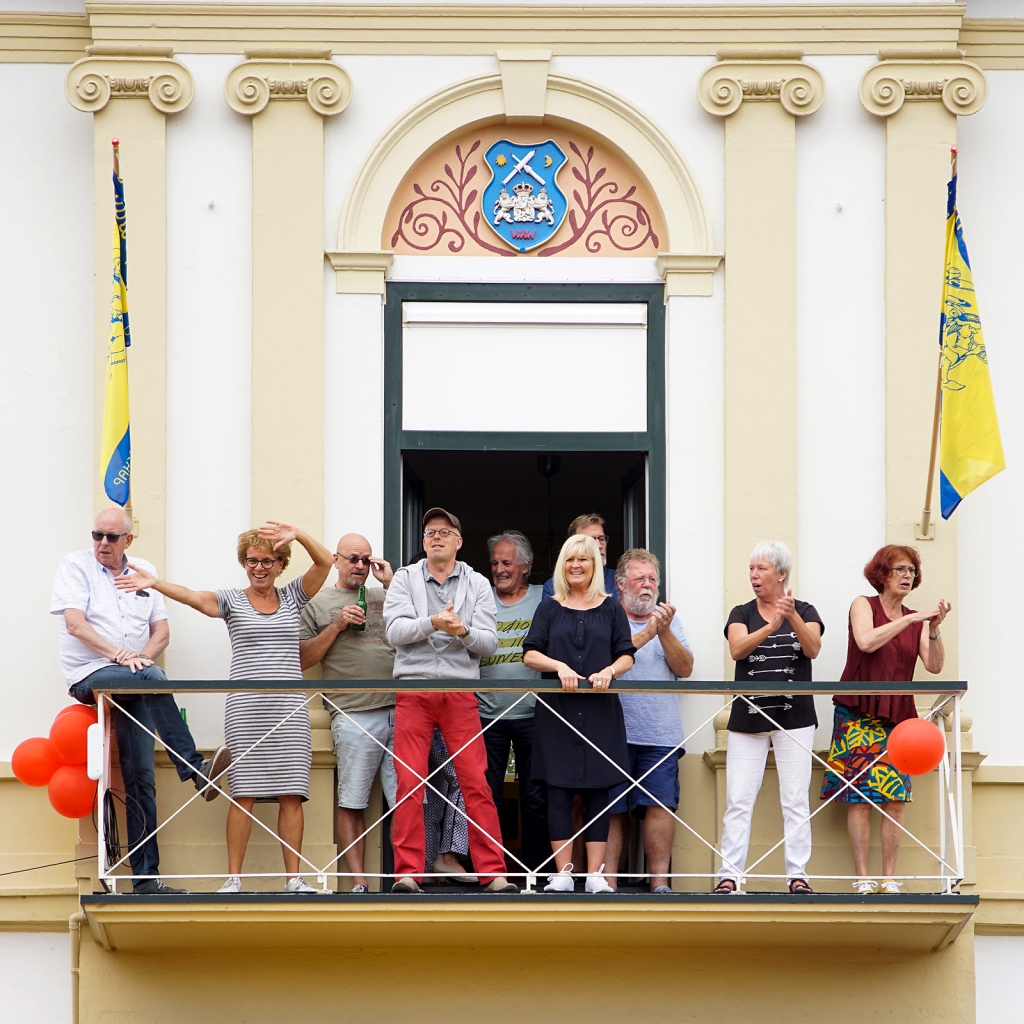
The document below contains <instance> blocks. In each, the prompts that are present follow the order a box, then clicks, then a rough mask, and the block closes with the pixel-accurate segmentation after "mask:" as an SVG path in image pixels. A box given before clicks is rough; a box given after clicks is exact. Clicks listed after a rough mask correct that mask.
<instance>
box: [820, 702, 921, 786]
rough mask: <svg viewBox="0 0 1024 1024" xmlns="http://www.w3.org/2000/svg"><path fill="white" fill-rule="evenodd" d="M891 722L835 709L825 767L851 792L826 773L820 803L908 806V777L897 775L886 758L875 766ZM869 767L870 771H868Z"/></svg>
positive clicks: (838, 705)
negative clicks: (894, 802)
mask: <svg viewBox="0 0 1024 1024" xmlns="http://www.w3.org/2000/svg"><path fill="white" fill-rule="evenodd" d="M894 728H895V726H894V725H893V724H892V722H888V721H885V720H884V719H881V718H874V717H873V716H871V715H862V714H858V713H857V712H856V711H855V710H854V709H853V708H848V707H846V706H845V705H843V704H836V705H835V717H834V719H833V726H832V745H831V747H830V748H829V752H828V763H829V767H830V768H832V769H834V771H835V772H838V773H839V776H841V777H842V778H843V779H845V780H846V781H847V782H849V783H850V784H851V785H852V786H853V787H854V788H853V789H848V788H847V787H846V786H844V785H843V784H842V782H841V781H840V778H839V777H838V776H836V775H835V774H834V772H831V771H826V772H825V778H824V780H823V781H822V784H821V799H822V800H828V799H829V797H833V796H834V797H835V799H836V800H837V801H839V802H841V803H876V804H880V803H882V802H883V801H885V800H898V801H901V802H904V803H909V802H910V801H911V800H912V799H913V797H912V796H911V794H910V776H909V775H901V774H900V773H899V772H898V771H896V769H895V768H893V766H892V765H891V764H890V763H889V759H888V757H883V758H882V759H881V760H880V761H877V763H872V762H876V759H877V758H878V755H879V754H883V753H884V751H885V747H886V744H887V743H888V742H889V733H891V732H892V730H893V729H894ZM869 765H870V767H869Z"/></svg>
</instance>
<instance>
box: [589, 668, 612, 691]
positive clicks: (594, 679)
mask: <svg viewBox="0 0 1024 1024" xmlns="http://www.w3.org/2000/svg"><path fill="white" fill-rule="evenodd" d="M612 675H613V674H612V669H611V666H610V665H609V666H608V668H603V669H601V671H600V672H595V673H594V674H593V675H592V676H591V677H590V684H591V685H592V686H593V687H594V689H595V690H607V689H608V687H609V686H611V685H612Z"/></svg>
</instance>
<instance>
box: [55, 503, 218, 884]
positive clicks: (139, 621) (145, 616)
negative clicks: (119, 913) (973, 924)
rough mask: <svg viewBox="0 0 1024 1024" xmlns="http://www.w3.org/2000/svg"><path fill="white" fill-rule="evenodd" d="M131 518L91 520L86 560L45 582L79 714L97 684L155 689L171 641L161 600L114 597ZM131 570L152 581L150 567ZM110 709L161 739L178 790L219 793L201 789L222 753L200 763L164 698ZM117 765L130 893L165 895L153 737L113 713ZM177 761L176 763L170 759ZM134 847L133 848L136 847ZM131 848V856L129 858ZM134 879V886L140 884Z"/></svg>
mask: <svg viewBox="0 0 1024 1024" xmlns="http://www.w3.org/2000/svg"><path fill="white" fill-rule="evenodd" d="M131 528H132V521H131V516H129V515H128V513H127V512H125V510H124V509H121V508H109V509H106V510H104V511H103V512H101V513H100V514H99V515H98V516H97V517H96V526H95V529H94V530H93V532H92V538H93V544H92V550H91V551H89V550H88V549H87V550H85V551H75V552H72V553H71V554H70V555H65V557H64V558H63V559H61V563H60V565H59V566H58V567H57V573H56V575H55V576H54V580H53V596H52V598H51V600H50V614H51V615H58V616H60V620H59V621H60V663H61V669H62V670H63V672H64V677H65V679H66V680H67V684H68V692H69V693H70V695H71V696H72V697H74V698H75V700H77V701H80V702H81V703H82V704H95V703H96V698H95V696H94V694H93V689H94V688H96V687H98V686H99V685H100V683H106V682H115V681H121V680H127V679H132V678H133V677H135V678H138V679H141V680H148V681H160V682H163V681H165V680H166V679H167V676H166V675H165V674H164V671H163V669H161V668H160V667H159V666H158V665H155V664H153V662H154V659H155V658H157V657H158V656H159V655H160V653H161V651H163V649H164V648H165V647H166V646H167V643H168V641H169V640H170V635H171V634H170V630H169V629H168V628H167V611H166V609H165V607H164V599H163V597H162V596H161V595H160V594H158V593H156V592H155V591H148V590H139V591H135V592H134V593H125V592H124V591H119V590H118V589H117V588H116V587H115V586H114V577H115V576H120V575H122V574H123V573H125V572H127V571H128V560H127V558H126V557H125V550H126V549H127V547H128V546H129V545H130V544H131V542H132V539H133V537H132V533H131ZM135 564H137V565H138V566H139V567H140V568H141V569H143V570H145V571H147V572H155V569H154V568H153V566H152V565H150V563H149V562H146V561H144V560H143V559H140V558H136V559H135ZM114 701H115V703H116V704H117V705H119V706H120V707H121V708H123V709H124V710H125V711H126V712H128V714H130V715H132V716H133V717H134V718H136V719H138V721H139V722H140V723H142V725H144V726H145V727H146V728H148V729H150V730H151V731H152V732H156V733H158V734H159V736H160V739H161V740H162V741H163V742H164V744H165V746H166V747H167V748H168V751H174V753H172V754H171V760H172V761H173V762H174V765H175V768H176V769H177V772H178V778H180V779H181V780H182V782H189V781H191V782H194V783H195V786H196V789H198V790H199V791H200V792H202V793H203V795H204V796H205V798H206V799H207V800H212V799H213V798H214V797H215V796H216V795H217V793H218V790H217V788H216V787H215V786H210V785H208V783H209V780H210V779H211V778H212V779H216V778H217V776H219V775H220V774H221V773H222V772H224V771H226V770H227V767H228V765H229V764H230V763H231V753H230V752H229V751H228V749H227V748H226V747H220V748H219V749H218V750H217V751H216V753H215V754H214V755H213V757H211V758H209V759H207V760H205V761H204V760H203V757H202V755H201V754H200V753H199V752H198V751H197V750H196V745H195V742H194V741H193V739H192V734H191V733H190V732H189V729H188V726H187V725H186V724H185V723H184V721H183V720H182V717H181V713H180V712H179V711H178V707H177V705H176V704H175V703H174V697H173V696H171V694H169V693H159V694H130V693H120V692H119V693H118V694H117V696H116V697H115V698H114ZM113 726H114V733H115V735H116V736H117V749H118V757H119V760H120V764H121V775H122V777H123V779H124V788H125V810H126V818H127V822H128V845H129V848H130V849H132V850H133V851H134V852H133V853H132V854H131V857H130V858H129V859H130V861H131V866H132V874H133V875H134V876H136V877H137V879H138V880H137V881H136V882H135V884H134V891H135V892H136V893H138V894H141V895H171V894H177V893H183V892H184V891H185V890H184V889H172V888H171V887H170V886H169V885H166V884H164V882H163V881H161V880H160V878H159V877H158V876H159V873H160V851H159V849H158V847H157V841H156V836H152V837H151V838H150V839H147V840H146V841H145V842H143V840H144V839H145V837H146V836H150V835H151V834H152V833H153V832H154V831H155V830H156V777H155V774H154V766H153V737H152V736H150V735H149V734H148V733H147V732H146V731H145V730H144V729H141V728H139V726H138V725H136V724H135V722H133V721H132V720H131V719H130V718H128V717H127V716H126V715H123V714H119V713H114V715H113ZM175 754H177V756H175ZM140 843H141V845H140ZM136 847H138V849H135V848H136ZM139 876H142V877H139Z"/></svg>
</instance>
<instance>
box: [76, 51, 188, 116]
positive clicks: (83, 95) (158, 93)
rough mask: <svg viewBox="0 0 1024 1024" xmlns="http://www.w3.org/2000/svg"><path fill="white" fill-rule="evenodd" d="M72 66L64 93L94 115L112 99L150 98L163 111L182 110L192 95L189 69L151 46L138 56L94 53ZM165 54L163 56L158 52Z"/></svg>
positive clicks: (79, 106)
mask: <svg viewBox="0 0 1024 1024" xmlns="http://www.w3.org/2000/svg"><path fill="white" fill-rule="evenodd" d="M92 50H93V48H92V47H90V56H88V57H84V58H83V59H82V60H80V61H77V62H76V63H74V64H72V65H71V69H70V70H69V71H68V75H67V78H66V79H65V80H64V94H65V95H66V96H67V98H68V102H69V103H70V104H71V105H72V106H73V107H74V108H75V109H76V110H83V111H85V112H86V113H90V114H95V113H96V112H97V111H100V110H102V109H103V108H104V107H105V106H106V105H107V104H108V103H109V102H110V101H111V100H112V99H143V100H149V102H150V103H152V104H153V106H154V107H155V108H156V109H157V110H159V111H160V113H162V114H176V113H178V112H179V111H181V110H184V109H185V108H186V107H187V106H188V105H189V104H190V103H191V102H192V97H193V96H194V95H195V82H194V81H193V79H192V72H191V71H189V69H188V68H187V67H185V65H184V64H180V63H179V62H178V61H176V60H172V59H171V56H170V55H171V52H172V51H171V50H169V49H167V50H163V51H161V50H160V49H159V48H156V47H154V48H153V52H152V53H149V52H146V51H144V50H140V52H139V54H138V55H132V56H127V55H125V56H118V55H115V54H102V53H97V54H93V53H92V52H91V51H92ZM161 54H164V55H161Z"/></svg>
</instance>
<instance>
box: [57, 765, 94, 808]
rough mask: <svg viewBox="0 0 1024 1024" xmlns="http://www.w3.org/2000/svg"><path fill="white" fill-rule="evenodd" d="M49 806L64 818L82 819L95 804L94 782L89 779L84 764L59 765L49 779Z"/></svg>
mask: <svg viewBox="0 0 1024 1024" xmlns="http://www.w3.org/2000/svg"><path fill="white" fill-rule="evenodd" d="M48 792H49V797H50V804H51V806H52V807H53V809H54V810H55V811H56V812H57V813H58V814H63V815H64V817H65V818H84V817H85V816H86V815H87V814H90V813H91V812H92V809H93V805H94V804H95V803H96V781H95V780H94V779H90V778H89V775H88V773H87V772H86V770H85V765H84V764H64V765H61V766H60V767H59V768H58V769H57V770H56V771H55V772H54V773H53V778H52V779H50V785H49V791H48Z"/></svg>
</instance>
